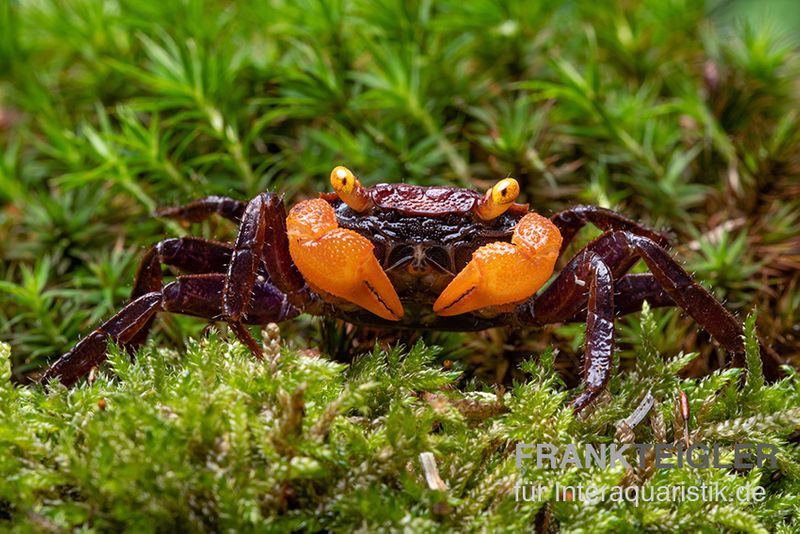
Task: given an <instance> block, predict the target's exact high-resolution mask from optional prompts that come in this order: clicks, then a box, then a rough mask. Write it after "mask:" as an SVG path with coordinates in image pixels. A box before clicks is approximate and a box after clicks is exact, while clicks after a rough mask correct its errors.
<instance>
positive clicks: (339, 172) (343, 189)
mask: <svg viewBox="0 0 800 534" xmlns="http://www.w3.org/2000/svg"><path fill="white" fill-rule="evenodd" d="M356 184H357V179H356V177H355V175H354V174H353V173H352V172H351V171H350V169H348V168H347V167H343V166H341V165H339V166H338V167H336V168H334V169H333V170H332V171H331V185H332V186H333V190H334V191H336V192H337V193H339V194H342V193H343V194H345V195H349V194H350V193H352V192H353V190H354V189H355V188H356Z"/></svg>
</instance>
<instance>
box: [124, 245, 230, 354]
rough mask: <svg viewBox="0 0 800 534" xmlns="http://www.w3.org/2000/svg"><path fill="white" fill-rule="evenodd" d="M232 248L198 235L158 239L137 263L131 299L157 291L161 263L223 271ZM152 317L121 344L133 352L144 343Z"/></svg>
mask: <svg viewBox="0 0 800 534" xmlns="http://www.w3.org/2000/svg"><path fill="white" fill-rule="evenodd" d="M232 251H233V247H232V246H231V245H229V244H227V243H220V242H218V241H210V240H206V239H201V238H198V237H178V238H170V239H165V240H163V241H160V242H159V243H157V244H156V245H154V246H153V247H151V248H150V250H148V251H147V253H146V254H145V255H144V257H143V258H142V261H141V262H140V263H139V269H138V270H137V271H136V278H135V279H134V282H133V291H132V292H131V300H134V299H136V298H137V297H139V296H140V295H144V294H145V293H150V292H153V291H161V286H162V282H163V273H162V270H161V266H162V265H171V266H173V267H177V268H178V269H179V270H180V271H182V272H186V273H224V272H225V271H226V270H227V268H228V263H229V262H230V259H231V252H232ZM154 319H155V317H151V318H150V319H149V320H148V321H147V324H145V325H144V326H143V327H142V328H141V330H139V333H138V334H136V336H134V337H133V338H132V339H131V340H130V341H129V342H127V343H125V344H124V347H125V350H127V351H128V352H133V351H134V350H135V349H137V348H138V347H140V346H141V345H143V344H144V342H145V341H146V340H147V335H148V334H149V333H150V328H151V327H152V326H153V321H154Z"/></svg>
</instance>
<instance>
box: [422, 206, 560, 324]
mask: <svg viewBox="0 0 800 534" xmlns="http://www.w3.org/2000/svg"><path fill="white" fill-rule="evenodd" d="M560 247H561V234H559V232H558V228H556V226H555V225H554V224H553V223H552V222H550V219H546V218H545V217H542V216H541V215H538V214H536V213H528V214H527V215H525V216H524V217H523V218H522V219H520V221H519V223H517V226H516V228H515V229H514V235H513V237H512V238H511V243H505V242H495V243H489V244H488V245H484V246H482V247H480V248H479V249H478V250H476V251H475V252H474V253H473V255H472V259H471V260H470V262H469V263H468V264H467V266H466V267H464V269H463V270H462V271H461V272H460V273H458V275H457V276H456V277H455V279H453V281H452V282H450V285H448V286H447V287H446V288H445V290H444V291H443V292H442V294H441V295H439V298H438V299H436V302H434V304H433V311H434V312H436V313H437V314H438V315H442V316H448V315H458V314H461V313H467V312H471V311H474V310H478V309H481V308H486V307H490V306H501V305H505V304H512V303H517V302H522V301H523V300H525V299H527V298H528V297H530V296H531V295H533V294H534V293H536V291H538V290H539V289H540V288H541V287H542V286H543V285H544V284H545V282H547V280H548V278H550V275H552V274H553V269H554V268H555V264H556V260H557V259H558V251H559V248H560Z"/></svg>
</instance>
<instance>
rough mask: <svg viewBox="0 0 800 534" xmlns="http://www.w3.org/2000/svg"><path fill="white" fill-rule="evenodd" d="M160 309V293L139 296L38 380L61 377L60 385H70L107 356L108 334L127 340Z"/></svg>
mask: <svg viewBox="0 0 800 534" xmlns="http://www.w3.org/2000/svg"><path fill="white" fill-rule="evenodd" d="M160 308H161V293H160V292H156V291H154V292H152V293H147V294H145V295H142V296H140V297H139V298H137V299H136V300H134V301H133V302H131V303H129V304H128V305H127V306H125V307H124V308H122V309H121V310H120V311H119V312H118V313H117V314H116V315H114V316H113V317H112V318H111V319H109V320H108V321H106V322H105V323H103V324H102V325H100V327H99V328H97V330H95V331H94V332H92V333H91V334H89V335H88V336H86V337H85V338H83V339H81V340H80V341H79V342H78V344H77V345H75V346H74V347H73V348H72V349H71V350H70V351H69V352H67V353H66V354H64V355H63V356H61V358H59V359H58V361H56V363H54V364H53V365H51V366H50V368H49V369H47V371H46V372H45V373H44V375H42V378H41V382H42V383H43V384H47V382H49V381H50V380H51V379H53V378H60V379H61V383H62V384H64V385H65V386H71V385H72V384H74V383H75V382H77V381H78V379H79V378H80V377H82V376H84V375H85V374H86V373H88V372H89V371H90V370H91V368H92V367H94V366H96V365H98V364H100V363H101V362H103V361H104V360H105V359H106V350H107V349H108V338H109V337H110V338H111V339H113V340H114V341H115V342H117V343H121V344H124V343H127V342H129V341H130V340H131V339H133V337H134V336H135V335H136V334H137V333H138V332H139V330H140V329H141V328H142V327H144V325H146V324H147V323H148V321H149V320H150V318H151V317H153V315H155V313H156V312H157V311H158V310H159V309H160Z"/></svg>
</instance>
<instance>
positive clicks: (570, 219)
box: [41, 166, 744, 411]
mask: <svg viewBox="0 0 800 534" xmlns="http://www.w3.org/2000/svg"><path fill="white" fill-rule="evenodd" d="M330 181H331V185H332V187H333V190H334V193H322V194H321V195H320V196H319V198H314V199H310V200H304V201H301V202H299V203H298V204H296V205H295V206H294V207H292V209H291V210H290V211H289V213H288V215H287V213H286V211H285V207H284V203H283V200H282V198H281V197H279V196H278V195H277V194H275V193H271V192H265V193H260V194H259V195H258V196H256V197H255V198H253V199H252V200H250V201H249V202H247V203H245V202H241V201H238V200H234V199H232V198H227V197H219V196H210V197H207V198H203V199H201V200H197V201H194V202H191V203H189V204H186V205H183V206H179V207H173V208H167V209H162V210H160V211H159V212H158V215H160V216H163V217H169V218H174V219H179V220H182V221H187V222H199V221H201V220H204V219H206V218H208V217H211V216H212V215H214V214H219V215H221V216H222V217H224V218H227V219H230V220H232V221H234V222H236V223H238V224H239V230H238V235H237V237H236V240H235V242H234V243H233V244H228V243H222V242H217V241H210V240H206V239H200V238H197V237H179V238H170V239H165V240H163V241H161V242H159V243H158V244H156V245H155V246H153V247H152V248H150V249H149V250H148V251H147V253H146V254H145V255H144V257H143V259H142V261H141V264H140V266H139V269H138V271H137V274H136V278H135V281H134V285H133V292H132V295H131V301H130V302H129V303H128V304H127V305H126V306H125V307H124V308H122V310H121V311H119V312H118V313H117V314H116V315H114V316H113V317H111V318H110V319H109V320H108V321H106V322H105V323H103V324H102V325H101V326H100V327H99V328H97V329H96V330H95V331H93V332H92V333H90V334H89V335H88V336H86V337H84V338H83V339H81V340H80V341H79V342H78V343H77V345H75V346H74V347H73V348H72V349H71V350H70V351H69V352H67V353H65V354H64V355H63V356H61V358H59V359H58V360H57V361H56V362H55V363H54V364H53V365H52V366H51V367H50V368H49V369H48V370H47V371H46V372H45V373H44V375H43V376H42V378H41V380H42V382H44V383H48V382H49V381H50V380H53V379H56V378H57V379H59V380H60V381H61V382H62V383H63V384H65V385H67V386H70V385H72V384H74V383H75V382H77V381H78V380H79V379H80V378H81V377H82V376H84V375H86V374H87V373H89V371H90V370H91V369H92V368H94V367H95V366H97V365H99V364H100V363H101V362H102V361H103V360H104V359H105V358H106V351H107V348H108V340H109V339H111V340H113V341H114V342H115V343H117V344H119V345H120V346H121V347H124V348H125V349H127V350H129V351H132V350H134V349H136V348H137V347H139V346H140V345H142V344H143V343H144V341H145V339H146V337H147V334H148V331H149V330H150V328H151V325H152V323H153V320H154V318H155V315H156V314H157V313H158V312H170V313H179V314H185V315H192V316H197V317H202V318H205V319H208V320H222V321H225V322H226V323H227V324H228V325H230V329H231V331H232V332H233V333H234V334H235V336H236V337H237V338H238V339H239V340H240V341H241V342H242V343H243V344H244V345H246V346H247V347H248V348H249V349H250V350H251V351H252V352H253V353H254V354H255V355H256V356H257V357H261V355H262V351H261V347H260V346H259V344H258V342H257V341H256V340H255V339H254V338H253V336H252V335H251V333H250V332H249V330H248V328H247V325H265V324H268V323H272V322H281V321H286V320H288V319H292V318H294V317H296V316H297V315H299V314H301V313H309V314H312V315H318V316H328V317H336V318H339V319H342V320H344V321H347V322H349V323H353V324H358V325H366V326H373V327H374V326H377V327H386V326H392V327H400V328H408V329H434V330H451V331H474V330H483V329H487V328H492V327H499V326H506V327H512V328H514V327H518V328H521V327H531V326H539V327H541V326H543V325H546V324H550V323H562V322H569V321H584V322H585V323H586V341H585V356H584V362H585V364H584V370H583V381H584V384H585V387H584V388H583V390H582V391H581V392H580V393H579V394H578V395H577V396H575V398H574V399H573V400H572V406H573V408H574V409H575V411H580V410H582V409H584V408H585V407H586V406H588V405H589V404H590V403H592V401H594V400H595V399H596V398H597V397H598V395H600V393H602V392H603V390H604V389H605V387H606V385H607V384H608V381H609V377H610V375H611V372H612V359H613V358H612V356H613V351H614V321H615V318H616V317H618V316H621V315H625V314H629V313H633V312H636V311H639V310H641V308H642V305H643V303H644V302H645V301H647V302H648V303H649V304H650V306H654V307H657V306H679V307H680V308H682V309H683V310H685V311H686V312H687V313H688V314H689V315H690V316H691V317H692V318H693V319H694V320H695V321H696V322H697V323H699V325H701V326H702V327H703V328H704V329H705V330H706V331H707V332H708V333H709V334H711V336H712V337H713V338H714V339H716V341H717V342H718V343H719V344H720V345H721V346H722V347H723V348H724V349H726V350H727V351H729V352H731V353H733V355H734V360H735V361H736V360H737V359H738V360H740V361H741V356H742V354H743V353H744V344H743V336H742V325H741V323H740V322H739V321H737V320H736V319H735V318H734V317H733V315H731V313H730V312H728V311H727V310H726V309H725V307H724V306H723V305H722V304H721V303H720V302H719V301H718V300H717V299H716V298H714V297H713V296H712V295H711V294H710V293H709V292H708V291H706V290H705V289H704V288H703V287H701V286H700V285H699V284H698V283H697V282H696V281H695V280H694V279H693V277H692V276H690V275H689V274H688V273H687V272H686V271H685V270H684V269H683V268H682V267H681V266H680V264H679V263H678V262H677V261H676V260H675V259H673V258H672V256H671V255H670V253H669V252H668V251H667V248H666V247H667V246H668V245H667V240H666V238H665V237H664V236H663V235H662V234H661V233H659V232H656V231H654V230H651V229H649V228H647V227H645V226H644V225H641V224H639V223H637V222H635V221H633V220H631V219H629V218H627V217H625V216H623V215H620V214H619V213H616V212H614V211H611V210H609V209H604V208H601V207H595V206H584V205H580V206H575V207H572V208H569V209H566V210H564V211H561V212H559V213H556V214H555V215H553V216H552V217H549V218H548V217H544V216H542V215H539V214H537V213H535V212H534V211H531V210H529V207H528V205H527V204H520V203H517V202H516V200H517V197H518V195H519V192H520V188H519V184H518V183H517V182H516V181H515V180H514V179H513V178H506V179H503V180H500V181H499V182H497V183H496V184H495V185H494V186H492V187H490V188H489V189H488V190H487V191H486V192H485V194H481V193H479V192H477V191H473V190H469V189H462V188H455V187H444V186H433V187H421V186H415V185H409V184H379V185H374V186H372V187H369V188H367V187H364V186H363V185H362V184H361V182H360V181H359V180H358V178H357V177H356V176H355V175H354V174H353V173H352V172H351V171H350V170H348V169H347V168H345V167H342V166H339V167H336V168H334V169H333V171H332V172H331V175H330ZM587 224H592V225H594V226H596V227H598V228H599V229H601V230H602V231H603V232H604V233H603V234H602V235H600V236H599V237H597V238H596V239H594V240H593V241H591V242H590V243H589V244H587V245H586V246H585V247H583V248H582V249H581V250H580V251H579V252H578V253H577V254H576V255H575V256H574V257H573V258H572V259H570V260H569V261H568V262H566V265H565V266H564V267H563V268H562V269H561V270H560V272H559V273H558V274H557V275H556V276H555V278H554V279H553V280H552V281H550V279H551V277H552V276H553V273H554V271H555V267H556V264H557V262H558V260H559V258H560V256H561V255H562V254H563V253H564V251H565V250H566V248H567V246H568V245H569V244H570V242H571V241H572V239H573V238H574V236H575V235H576V234H577V232H578V231H579V230H580V229H581V228H582V227H584V226H585V225H587ZM639 260H643V261H644V262H645V264H646V265H647V267H648V268H649V271H650V272H648V273H639V274H631V273H629V270H630V269H631V268H632V267H633V265H634V264H635V263H637V262H638V261H639ZM165 265H166V266H170V267H173V268H175V269H177V270H178V271H180V272H182V273H183V274H181V275H179V276H177V277H176V279H175V280H174V281H171V282H169V283H167V284H166V285H164V283H163V272H162V266H165ZM548 281H550V283H549V284H548V283H547V282H548Z"/></svg>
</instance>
